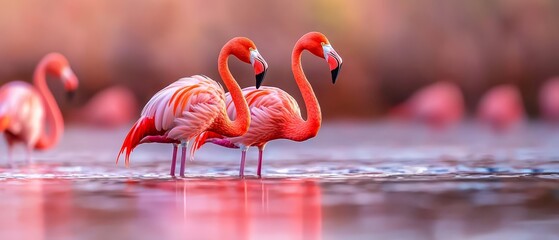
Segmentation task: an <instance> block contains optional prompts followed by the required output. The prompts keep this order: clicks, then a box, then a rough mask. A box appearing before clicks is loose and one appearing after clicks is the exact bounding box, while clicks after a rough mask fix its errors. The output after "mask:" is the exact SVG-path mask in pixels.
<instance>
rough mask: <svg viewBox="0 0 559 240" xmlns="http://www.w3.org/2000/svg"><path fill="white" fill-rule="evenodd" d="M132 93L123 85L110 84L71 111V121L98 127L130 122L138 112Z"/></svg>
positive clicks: (112, 126) (114, 126)
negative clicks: (83, 104)
mask: <svg viewBox="0 0 559 240" xmlns="http://www.w3.org/2000/svg"><path fill="white" fill-rule="evenodd" d="M138 108H139V106H138V101H137V100H136V96H134V93H133V92H132V91H131V90H130V89H129V88H126V87H123V86H112V87H109V88H107V89H104V90H102V91H100V92H99V93H97V94H95V95H94V96H93V97H91V99H90V100H89V101H87V103H86V104H85V106H83V107H81V108H80V109H79V110H76V111H74V112H72V115H71V118H70V120H71V121H74V122H79V123H80V124H82V125H89V126H93V127H99V128H117V127H120V126H123V125H126V124H129V123H130V122H132V120H133V119H134V118H135V117H136V116H137V114H138V112H139V111H138Z"/></svg>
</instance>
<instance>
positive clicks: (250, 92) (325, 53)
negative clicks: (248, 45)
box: [191, 32, 342, 177]
mask: <svg viewBox="0 0 559 240" xmlns="http://www.w3.org/2000/svg"><path fill="white" fill-rule="evenodd" d="M303 50H308V51H310V52H311V53H312V54H314V55H316V56H318V57H321V58H324V59H326V61H327V62H328V65H329V66H330V71H331V73H332V81H333V82H334V83H335V82H336V78H337V76H338V71H339V70H340V68H341V65H342V58H341V57H340V56H339V55H338V53H336V51H335V50H334V49H333V48H332V46H331V45H330V43H329V41H328V39H327V38H326V37H325V36H324V35H323V34H322V33H318V32H310V33H307V34H305V35H303V36H302V37H301V38H300V39H299V40H298V41H297V43H296V44H295V47H294V49H293V53H292V55H291V70H292V71H293V75H294V77H295V82H296V83H297V85H298V86H299V89H300V90H301V93H302V95H303V100H304V102H305V107H306V109H307V116H308V117H307V120H304V119H303V118H302V117H301V110H300V109H299V106H298V105H297V101H295V99H294V98H293V97H292V96H290V95H289V94H288V93H286V92H285V91H283V90H281V89H279V88H275V87H262V88H260V89H256V88H254V87H249V88H245V89H243V96H245V98H246V99H247V102H248V104H249V107H250V113H251V123H250V127H249V129H248V132H247V133H246V134H244V135H242V136H238V137H227V136H223V135H222V134H219V133H215V132H212V131H206V132H204V133H202V134H200V135H199V136H198V137H197V138H196V140H195V142H194V144H193V147H192V148H191V151H192V152H191V155H192V154H194V151H196V149H198V148H200V147H201V146H202V145H203V144H204V143H205V142H211V143H214V144H217V145H221V146H224V147H229V148H240V149H241V164H240V170H239V175H240V176H241V177H243V176H244V167H245V158H246V151H247V150H248V148H249V147H251V146H256V147H258V150H259V156H258V170H257V175H258V176H259V177H260V176H262V175H261V169H262V155H263V152H264V147H265V146H266V144H267V143H268V142H269V141H271V140H274V139H290V140H293V141H305V140H307V139H309V138H312V137H315V136H316V134H317V133H318V130H319V129H320V124H321V121H322V115H321V112H320V106H319V104H318V100H317V99H316V96H315V94H314V92H313V90H312V87H311V85H310V83H309V82H308V80H307V78H306V76H305V74H304V73H303V68H302V66H301V54H302V52H303ZM231 102H232V98H231V96H230V95H229V94H228V95H227V113H228V114H229V116H233V115H234V114H235V108H233V107H232V104H231Z"/></svg>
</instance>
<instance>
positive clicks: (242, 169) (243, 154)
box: [239, 147, 248, 178]
mask: <svg viewBox="0 0 559 240" xmlns="http://www.w3.org/2000/svg"><path fill="white" fill-rule="evenodd" d="M247 149H248V148H246V147H243V148H242V151H241V166H240V168H239V177H241V178H244V177H245V159H246V156H247Z"/></svg>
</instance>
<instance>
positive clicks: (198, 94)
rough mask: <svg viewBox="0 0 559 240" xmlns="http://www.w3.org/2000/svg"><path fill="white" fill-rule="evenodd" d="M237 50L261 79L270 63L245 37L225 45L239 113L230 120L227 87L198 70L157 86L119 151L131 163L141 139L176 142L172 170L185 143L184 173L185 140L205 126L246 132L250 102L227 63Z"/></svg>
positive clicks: (228, 80) (223, 66)
mask: <svg viewBox="0 0 559 240" xmlns="http://www.w3.org/2000/svg"><path fill="white" fill-rule="evenodd" d="M229 55H234V56H236V57H237V58H239V59H240V60H242V61H243V62H245V63H251V64H252V65H253V67H254V71H255V74H256V76H257V85H259V84H260V82H261V81H262V78H263V76H264V73H265V71H266V69H267V66H268V65H267V64H266V62H265V61H264V59H263V58H262V56H260V54H259V53H258V51H257V50H256V46H255V45H254V43H253V42H252V41H250V40H249V39H247V38H234V39H232V40H230V41H229V42H227V43H226V44H225V46H224V47H223V48H222V50H221V52H220V55H219V59H218V68H219V73H220V76H221V77H222V79H223V81H224V83H225V85H226V87H227V88H228V89H229V90H230V91H231V93H232V94H233V97H232V101H233V102H234V105H235V107H236V108H237V109H238V113H237V114H235V115H234V116H232V118H234V119H235V120H234V121H231V120H230V119H229V117H228V116H227V113H226V109H225V92H224V90H223V88H222V87H221V85H219V84H218V83H217V82H216V81H214V80H212V79H210V78H208V77H206V76H203V75H195V76H192V77H187V78H182V79H179V80H177V81H176V82H174V83H172V84H170V85H169V86H167V87H165V88H164V89H162V90H160V91H159V92H157V93H156V94H155V95H154V96H153V97H152V98H151V99H150V100H149V102H148V103H147V104H146V106H145V107H144V109H143V110H142V113H141V114H140V118H139V119H138V121H137V122H136V123H135V124H134V125H133V126H132V128H131V129H130V131H129V132H128V134H127V136H126V138H125V139H124V142H123V144H122V147H121V149H120V152H119V154H118V156H117V163H118V159H119V157H120V155H121V154H122V153H124V154H125V159H126V160H125V162H126V165H127V166H128V165H129V161H130V154H131V152H132V150H133V149H134V148H135V147H137V146H138V145H139V144H142V143H152V142H156V143H172V144H173V158H172V163H171V175H172V176H174V174H175V163H176V155H177V145H178V144H180V145H181V146H182V156H181V169H180V175H181V176H184V170H185V169H184V168H185V157H186V148H187V143H188V141H189V140H190V139H192V138H194V137H195V136H198V135H200V134H201V133H202V132H204V131H212V132H216V133H219V134H223V135H226V136H239V135H241V134H243V133H245V132H246V131H247V129H248V125H249V122H250V118H249V113H248V106H247V104H246V101H245V100H244V98H243V97H242V93H241V89H240V87H239V85H238V84H237V83H236V81H235V79H234V78H233V76H231V72H230V71H229V68H228V66H227V58H228V56H229Z"/></svg>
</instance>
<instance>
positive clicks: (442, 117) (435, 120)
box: [391, 81, 464, 129]
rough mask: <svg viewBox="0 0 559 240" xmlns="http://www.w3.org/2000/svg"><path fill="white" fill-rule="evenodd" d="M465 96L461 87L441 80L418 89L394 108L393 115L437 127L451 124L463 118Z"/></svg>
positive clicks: (440, 127)
mask: <svg viewBox="0 0 559 240" xmlns="http://www.w3.org/2000/svg"><path fill="white" fill-rule="evenodd" d="M463 114H464V98H463V96H462V92H461V91H460V88H459V87H458V86H457V85H456V84H454V83H451V82H447V81H441V82H436V83H434V84H431V85H429V86H427V87H424V88H422V89H420V90H419V91H417V92H416V93H415V94H414V95H413V96H412V97H411V98H410V99H409V100H408V101H406V102H405V103H403V104H401V105H399V106H397V107H395V108H394V109H392V112H391V115H393V116H396V117H402V118H412V119H415V120H417V121H420V122H424V123H426V124H427V125H429V126H431V127H432V128H435V129H442V128H446V127H448V126H451V125H453V124H455V123H457V122H459V121H460V120H461V119H462V116H463Z"/></svg>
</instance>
